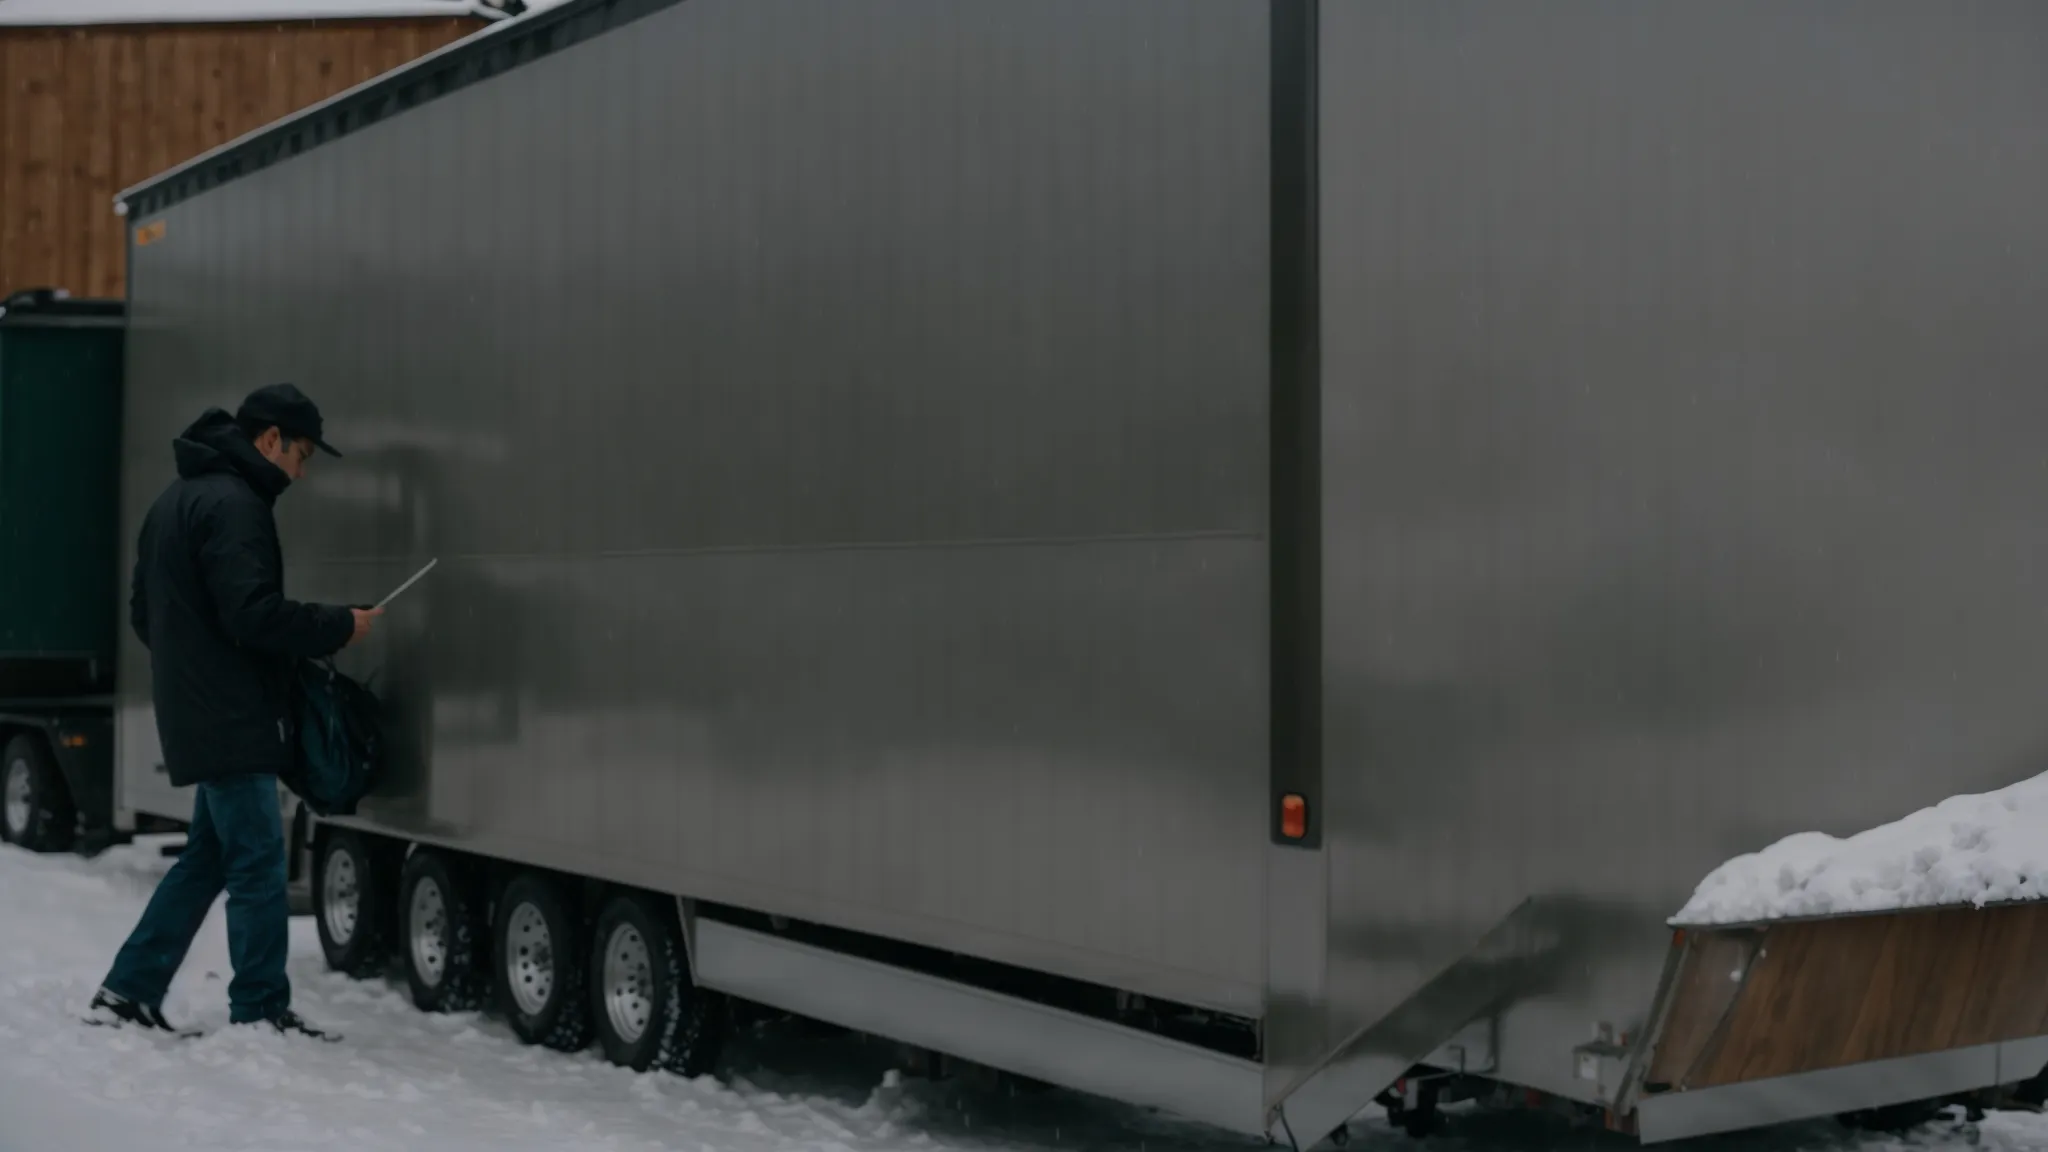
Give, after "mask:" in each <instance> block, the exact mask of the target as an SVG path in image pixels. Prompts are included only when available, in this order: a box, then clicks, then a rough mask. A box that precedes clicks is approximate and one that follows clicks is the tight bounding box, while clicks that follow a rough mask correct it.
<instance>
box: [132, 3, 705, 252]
mask: <svg viewBox="0 0 2048 1152" xmlns="http://www.w3.org/2000/svg"><path fill="white" fill-rule="evenodd" d="M680 3H683V0H567V2H566V3H563V4H558V5H554V6H552V7H548V8H543V9H541V10H540V11H538V12H534V13H532V14H530V15H526V16H518V17H513V18H511V19H500V20H496V21H493V22H492V23H490V24H487V25H485V26H484V27H482V28H479V29H478V30H476V31H475V32H472V33H470V34H469V35H467V36H464V37H462V38H461V39H459V40H456V41H454V42H452V43H449V44H446V45H443V46H442V47H440V48H437V49H435V50H433V51H432V52H428V53H427V54H425V55H423V56H420V57H418V58H417V59H414V60H410V61H408V62H406V63H404V64H401V65H399V66H398V67H396V68H393V69H392V70H390V71H389V72H385V73H383V74H382V75H380V76H376V77H373V78H371V79H369V80H365V81H364V82H362V83H361V84H358V85H356V86H354V87H352V88H348V89H345V90H343V91H341V92H338V93H336V94H334V95H333V96H330V97H328V98H327V99H325V100H322V101H320V102H318V103H316V104H309V105H307V106H306V107H304V108H301V109H299V110H298V111H296V112H293V113H291V114H290V115H288V116H284V117H282V118H280V119H277V120H274V121H272V122H270V123H269V124H266V125H264V126H263V127H261V128H257V129H254V130H253V131H250V132H246V133H244V134H243V135H241V136H238V137H236V138H235V139H233V140H230V141H228V142H227V143H225V144H222V145H219V146H218V147H215V148H212V149H209V150H208V151H205V152H202V153H200V154H199V155H197V156H194V157H192V158H191V159H190V160H187V161H185V162H184V163H182V164H178V165H176V166H174V167H171V168H167V169H165V170H164V171H162V172H159V173H157V174H156V175H154V176H151V177H149V178H148V179H146V180H143V181H141V182H139V183H136V184H134V185H131V186H129V187H127V188H124V189H122V190H121V191H120V192H118V193H116V194H115V195H114V200H113V209H114V213H115V215H117V216H128V215H148V214H150V213H154V212H160V211H162V210H164V209H165V208H168V207H170V206H171V205H173V204H177V203H179V202H181V201H184V200H189V199H191V198H192V197H193V196H196V195H198V194H199V193H201V192H205V191H208V190H210V189H213V188H216V187H219V186H220V185H222V184H227V183H231V182H233V181H234V180H237V179H239V178H241V177H243V176H247V175H249V174H251V173H254V172H258V171H261V170H263V169H265V168H268V167H271V166H272V165H274V164H277V163H278V162H280V161H282V160H284V159H288V158H289V157H292V156H296V155H298V154H299V153H300V152H304V151H309V150H311V149H313V148H317V147H319V146H320V145H322V144H325V143H327V142H329V141H331V140H333V139H335V138H337V137H340V136H345V135H348V134H349V133H351V132H354V131H356V130H358V129H361V128H364V127H367V126H369V125H371V124H374V123H377V122H379V121H381V120H384V119H386V118H388V117H390V116H392V115H395V114H397V113H399V112H403V111H405V110H407V109H410V108H413V107H416V106H418V105H420V104H424V103H427V102H428V101H430V100H433V99H434V98H436V97H440V96H446V95H448V94H449V93H451V92H457V91H460V90H462V89H464V88H468V87H470V86H471V85H474V84H478V83H481V82H483V81H484V80H487V79H490V78H492V77H494V76H497V75H499V74H501V73H504V72H509V71H511V70H513V69H515V68H518V67H520V66H522V65H524V64H529V63H531V62H533V61H535V60H538V59H540V58H542V57H544V56H551V55H553V54H555V53H556V52H560V51H562V50H563V49H565V48H569V47H572V46H574V45H576V44H580V43H582V42H583V41H585V40H589V39H591V38H593V37H595V36H598V35H601V34H603V33H605V32H608V31H610V30H612V29H614V28H617V27H620V26H622V25H625V24H630V23H632V22H633V21H635V20H638V19H640V18H641V17H643V16H648V15H652V14H653V13H655V12H658V11H660V10H662V9H664V8H668V7H672V6H673V5H676V4H680ZM309 134H310V136H311V138H310V139H308V138H307V137H308V135H309Z"/></svg>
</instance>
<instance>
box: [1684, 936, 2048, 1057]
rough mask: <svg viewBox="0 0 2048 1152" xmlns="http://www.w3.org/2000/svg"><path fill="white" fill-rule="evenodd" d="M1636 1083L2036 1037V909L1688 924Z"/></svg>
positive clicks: (2044, 945)
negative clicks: (1666, 1006) (1665, 1006)
mask: <svg viewBox="0 0 2048 1152" xmlns="http://www.w3.org/2000/svg"><path fill="white" fill-rule="evenodd" d="M1681 947H1683V948H1684V949H1685V955H1684V958H1683V960H1682V962H1681V966H1680V969H1679V972H1678V974H1677V977H1676V979H1675V980H1674V981H1673V982H1672V990H1671V993H1670V995H1671V1011H1670V1013H1669V1014H1668V1016H1667V1017H1666V1023H1665V1025H1664V1028H1663V1034H1662V1035H1661V1036H1660V1037H1658V1038H1657V1040H1656V1048H1655V1053H1654V1055H1653V1057H1652V1059H1651V1064H1650V1068H1649V1074H1648V1075H1647V1076H1646V1077H1645V1080H1644V1089H1645V1091H1648V1092H1653V1093H1654V1092H1660V1091H1682V1090H1684V1089H1688V1088H1691V1089H1698V1088H1711V1087H1716V1086H1720V1085H1725V1084H1735V1083H1741V1082H1744V1081H1751V1080H1768V1079H1773V1078H1776V1077H1780V1076H1790V1075H1793V1074H1796V1073H1801V1072H1813V1071H1818V1070H1820V1069H1824V1068H1840V1067H1845V1066H1848V1065H1852V1064H1862V1063H1867V1062H1870V1061H1874V1060H1886V1059H1893V1058H1896V1057H1903V1056H1919V1055H1925V1054H1927V1053H1932V1052H1941V1051H1947V1050H1949V1049H1954V1048H1968V1047H1973V1046H1977V1045H1982V1044H1991V1043H1995V1042H2000V1041H2010V1040H2021V1039H2027V1038H2030V1037H2035V1036H2048V904H2044V903H2038V902H2037V903H2026V904H2009V905H2000V906H1993V907H1988V908H1984V909H1975V908H1944V909H1940V910H1925V911H1921V910H1916V911H1911V912H1900V913H1890V914H1883V915H1870V916H1849V917H1842V918H1839V919H1829V920H1807V921H1792V922H1787V923H1782V924H1773V925H1768V926H1762V927H1745V928H1737V929H1709V930H1693V931H1692V932H1690V933H1689V935H1688V939H1687V940H1686V941H1685V943H1684V944H1683V945H1681Z"/></svg>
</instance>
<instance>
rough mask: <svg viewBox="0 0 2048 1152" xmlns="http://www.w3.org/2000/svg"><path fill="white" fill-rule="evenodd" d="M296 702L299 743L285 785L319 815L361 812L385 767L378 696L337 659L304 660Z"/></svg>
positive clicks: (294, 691)
mask: <svg viewBox="0 0 2048 1152" xmlns="http://www.w3.org/2000/svg"><path fill="white" fill-rule="evenodd" d="M292 704H293V711H294V712H295V713H296V715H297V720H298V729H299V742H298V747H297V748H295V749H293V753H294V755H293V757H292V768H291V771H290V773H289V774H288V775H286V776H285V777H283V779H284V784H285V787H287V788H290V789H291V790H292V792H293V793H294V794H295V795H297V796H298V797H299V799H301V800H304V801H305V802H306V806H307V807H308V808H311V809H312V810H313V811H314V813H315V814H317V815H320V816H353V815H355V811H356V802H357V801H359V800H361V799H362V798H363V797H364V796H366V795H368V794H369V791H370V789H372V788H374V787H376V785H377V780H378V778H379V776H380V775H381V774H382V769H383V766H384V740H383V736H382V729H381V727H380V721H381V716H380V715H379V705H378V702H377V697H376V696H375V695H373V694H372V693H371V692H370V690H369V689H368V688H366V687H364V686H363V685H361V684H358V683H356V682H355V681H354V680H352V679H350V678H349V677H348V676H347V675H345V674H343V673H342V671H341V670H340V669H338V668H336V667H335V666H334V661H332V660H325V659H323V660H301V661H299V663H298V670H297V675H296V677H295V679H294V680H293V683H292Z"/></svg>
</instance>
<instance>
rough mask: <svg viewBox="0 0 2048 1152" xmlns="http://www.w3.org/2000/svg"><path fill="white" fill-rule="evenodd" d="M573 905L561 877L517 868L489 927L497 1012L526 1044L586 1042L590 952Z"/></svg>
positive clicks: (562, 1046) (571, 1046) (560, 1046)
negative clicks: (517, 870) (587, 971)
mask: <svg viewBox="0 0 2048 1152" xmlns="http://www.w3.org/2000/svg"><path fill="white" fill-rule="evenodd" d="M583 936H584V934H583V931H582V925H581V924H579V923H578V922H577V917H576V914H575V904H574V903H572V902H571V901H570V899H569V893H568V890H567V889H566V888H565V887H564V885H562V884H561V883H560V882H558V881H556V880H554V879H551V878H550V877H547V876H545V875H542V874H541V873H538V872H521V873H519V874H518V875H517V876H514V877H513V878H512V882H511V883H510V884H507V885H506V886H505V893H504V895H503V896H501V897H499V899H498V914H497V917H496V919H495V921H494V922H493V923H492V925H491V955H492V956H493V957H494V958H495V960H496V963H494V964H493V965H492V968H493V970H494V972H495V979H494V980H493V981H492V983H493V985H494V987H495V990H496V993H497V1001H498V1007H499V1009H500V1010H501V1011H502V1012H503V1013H504V1014H505V1020H506V1022H507V1023H509V1024H511V1025H512V1031H513V1033H514V1034H515V1035H517V1036H518V1037H519V1039H520V1040H521V1041H522V1042H523V1043H527V1044H539V1045H542V1046H543V1047H547V1048H553V1049H555V1050H556V1051H560V1052H580V1051H582V1050H583V1049H584V1048H585V1047H587V1046H588V1045H589V1044H590V1012H589V997H588V996H587V995H585V992H584V989H585V988H586V987H588V980H587V979H586V978H585V976H584V970H585V968H586V967H587V964H588V960H589V955H590V954H589V950H588V947H587V946H586V945H585V943H584V939H583Z"/></svg>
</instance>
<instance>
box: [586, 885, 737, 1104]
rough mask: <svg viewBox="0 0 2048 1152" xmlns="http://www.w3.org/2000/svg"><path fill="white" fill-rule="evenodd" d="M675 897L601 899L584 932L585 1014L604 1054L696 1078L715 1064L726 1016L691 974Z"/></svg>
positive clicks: (640, 895) (613, 1059)
mask: <svg viewBox="0 0 2048 1152" xmlns="http://www.w3.org/2000/svg"><path fill="white" fill-rule="evenodd" d="M674 903H675V902H674V901H673V900H662V899H660V898H658V897H655V896H650V895H647V894H645V893H642V892H620V893H617V894H615V895H613V896H612V897H611V898H610V899H608V900H606V901H605V903H604V908H603V910H602V911H600V912H599V913H598V917H597V926H596V928H595V929H594V930H593V931H592V932H591V941H590V1019H591V1022H592V1026H593V1027H594V1028H595V1029H596V1031H597V1039H598V1043H599V1044H600V1045H601V1046H602V1047H603V1048H604V1055H605V1059H607V1060H609V1061H611V1062H612V1063H614V1064H617V1065H619V1066H621V1067H624V1068H631V1069H633V1070H634V1071H635V1072H645V1071H647V1070H649V1069H651V1068H660V1069H664V1070H666V1071H670V1072H674V1073H676V1074H677V1075H679V1076H687V1077H689V1078H691V1079H695V1078H697V1077H699V1076H704V1075H708V1074H709V1073H710V1071H711V1069H712V1067H713V1066H714V1065H716V1064H717V1062H718V1050H719V1048H720V1046H721V1045H722V1044H723V1043H724V1041H725V1022H726V1014H725V1012H724V1011H723V1007H724V1004H723V1000H722V998H721V997H719V996H718V995H717V994H716V993H714V992H711V991H709V990H707V989H703V988H699V987H698V986H697V984H696V982H695V981H694V980H692V979H691V977H690V965H689V961H688V958H687V957H686V955H685V953H684V949H683V933H682V929H681V927H680V926H679V925H678V923H677V921H676V914H675V906H674ZM615 982H617V983H618V984H619V985H621V986H620V987H618V988H616V989H615V988H614V983H615ZM614 991H619V992H621V993H623V995H622V996H620V997H619V998H617V999H615V998H614V997H613V995H612V993H613V992H614ZM615 1009H616V1011H615ZM636 1025H637V1027H636Z"/></svg>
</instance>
